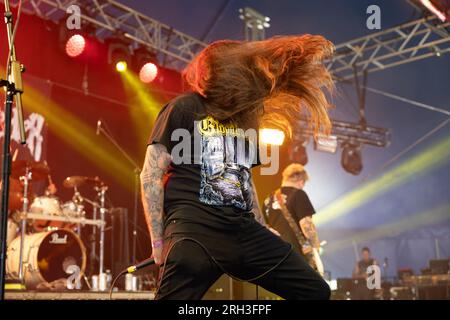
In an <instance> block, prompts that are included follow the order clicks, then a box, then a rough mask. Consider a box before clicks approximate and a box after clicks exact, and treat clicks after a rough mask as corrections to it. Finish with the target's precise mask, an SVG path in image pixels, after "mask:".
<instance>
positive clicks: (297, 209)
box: [263, 187, 316, 250]
mask: <svg viewBox="0 0 450 320" xmlns="http://www.w3.org/2000/svg"><path fill="white" fill-rule="evenodd" d="M281 193H282V195H283V199H284V201H285V205H286V207H287V209H288V210H289V213H290V214H291V215H292V218H293V219H294V221H295V222H297V223H298V222H299V221H300V220H301V219H303V218H304V217H306V216H311V215H313V214H314V213H315V212H316V211H315V210H314V207H313V205H312V204H311V201H310V200H309V197H308V195H307V194H306V192H305V191H303V190H301V189H296V188H293V187H281ZM263 211H264V214H265V215H266V219H267V222H268V223H269V225H270V226H271V227H272V228H274V229H275V230H277V231H278V232H279V233H280V235H281V238H282V239H283V240H284V241H286V242H289V243H290V244H292V245H293V246H294V247H295V248H297V250H300V245H299V243H298V241H297V237H296V236H295V233H294V231H293V230H292V229H291V227H290V225H289V223H288V222H287V220H286V219H285V218H284V216H283V213H282V212H281V208H280V205H279V203H278V200H277V199H276V197H275V195H274V193H273V194H271V195H270V196H269V197H267V198H266V199H265V200H264V208H263ZM299 227H300V226H299Z"/></svg>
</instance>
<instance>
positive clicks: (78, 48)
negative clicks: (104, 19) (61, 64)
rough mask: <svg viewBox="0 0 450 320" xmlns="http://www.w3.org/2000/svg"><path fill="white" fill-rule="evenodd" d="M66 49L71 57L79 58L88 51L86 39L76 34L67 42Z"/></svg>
mask: <svg viewBox="0 0 450 320" xmlns="http://www.w3.org/2000/svg"><path fill="white" fill-rule="evenodd" d="M65 49H66V54H67V55H68V56H69V57H71V58H75V57H78V56H79V55H81V54H82V53H83V52H84V49H86V39H85V38H84V37H83V36H82V35H81V34H74V35H72V36H71V37H70V38H69V39H68V40H67V42H66V47H65Z"/></svg>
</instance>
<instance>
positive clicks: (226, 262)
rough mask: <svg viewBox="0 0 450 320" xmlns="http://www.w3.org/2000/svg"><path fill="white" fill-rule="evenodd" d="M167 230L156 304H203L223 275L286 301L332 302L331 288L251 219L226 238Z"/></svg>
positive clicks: (221, 234) (213, 233)
mask: <svg viewBox="0 0 450 320" xmlns="http://www.w3.org/2000/svg"><path fill="white" fill-rule="evenodd" d="M167 229H169V230H167ZM167 229H166V241H165V244H164V247H165V248H164V252H165V254H167V253H168V256H167V260H166V262H165V264H163V265H161V268H160V286H159V288H158V292H157V294H156V297H155V299H173V300H175V299H176V300H193V299H201V298H202V297H203V295H204V294H205V292H206V291H207V290H208V289H209V287H210V286H211V285H212V284H213V283H214V282H215V281H216V280H217V279H218V278H219V277H220V276H221V275H222V274H223V273H224V271H226V272H227V273H228V274H230V275H232V276H234V277H236V278H239V279H243V280H250V282H251V283H253V284H256V285H259V286H261V287H263V288H264V289H266V290H268V291H271V292H273V293H275V294H277V295H279V296H281V297H282V298H284V299H291V300H294V299H302V300H303V299H314V300H322V299H329V297H330V288H329V286H328V284H327V283H326V282H325V281H324V280H323V279H322V277H321V276H320V275H319V274H318V273H316V271H314V270H313V269H312V268H311V267H310V266H309V265H308V263H307V262H306V261H305V260H304V258H303V257H302V256H301V255H300V254H298V253H297V252H294V251H292V250H291V249H290V245H288V244H287V243H286V242H284V241H283V240H281V239H280V238H279V237H278V236H276V235H274V234H273V233H272V232H271V231H269V230H268V229H267V228H265V227H263V226H261V225H260V224H259V223H258V222H256V221H255V220H254V219H253V218H248V217H245V218H242V221H241V222H240V223H239V226H237V227H236V228H235V229H234V230H233V232H226V233H224V232H220V231H213V232H211V230H209V229H206V231H205V232H198V231H197V232H188V231H186V230H189V228H167ZM180 230H181V231H180ZM205 233H207V236H206V234H205ZM169 249H170V251H169ZM168 251H169V252H168ZM261 275H262V276H261Z"/></svg>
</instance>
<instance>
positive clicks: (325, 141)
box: [314, 135, 338, 153]
mask: <svg viewBox="0 0 450 320" xmlns="http://www.w3.org/2000/svg"><path fill="white" fill-rule="evenodd" d="M337 147H338V139H337V137H336V136H332V135H330V136H326V135H319V136H318V137H317V140H314V149H315V150H318V151H323V152H328V153H336V150H337Z"/></svg>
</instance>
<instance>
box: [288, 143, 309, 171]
mask: <svg viewBox="0 0 450 320" xmlns="http://www.w3.org/2000/svg"><path fill="white" fill-rule="evenodd" d="M307 143H308V141H307V140H301V141H297V142H294V143H293V144H292V145H291V146H290V148H289V157H290V160H291V161H292V162H297V163H300V164H301V165H303V166H304V165H306V164H307V163H308V153H307V152H306V145H307Z"/></svg>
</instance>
